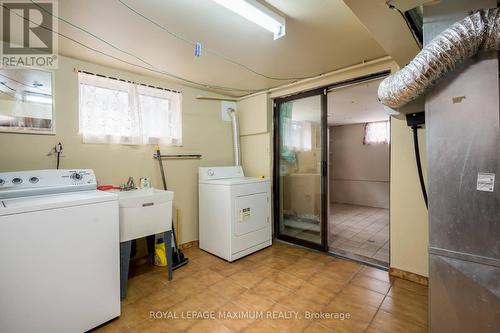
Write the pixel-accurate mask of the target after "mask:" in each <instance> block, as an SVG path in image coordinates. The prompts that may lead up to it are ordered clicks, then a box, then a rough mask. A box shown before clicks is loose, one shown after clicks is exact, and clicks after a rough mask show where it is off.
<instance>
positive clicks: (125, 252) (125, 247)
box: [120, 241, 132, 300]
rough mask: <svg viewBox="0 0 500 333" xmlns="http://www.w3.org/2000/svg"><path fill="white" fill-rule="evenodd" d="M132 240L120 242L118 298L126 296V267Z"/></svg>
mask: <svg viewBox="0 0 500 333" xmlns="http://www.w3.org/2000/svg"><path fill="white" fill-rule="evenodd" d="M131 248H132V241H126V242H121V243H120V299H121V300H124V299H125V296H127V282H128V268H129V263H130V251H131Z"/></svg>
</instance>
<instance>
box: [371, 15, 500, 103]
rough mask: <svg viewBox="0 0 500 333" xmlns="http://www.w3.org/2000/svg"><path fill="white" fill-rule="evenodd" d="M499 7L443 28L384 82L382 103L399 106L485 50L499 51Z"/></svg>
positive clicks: (379, 91) (382, 85)
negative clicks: (408, 61) (413, 57)
mask: <svg viewBox="0 0 500 333" xmlns="http://www.w3.org/2000/svg"><path fill="white" fill-rule="evenodd" d="M499 46H500V27H499V11H498V8H494V9H482V10H478V11H477V12H475V13H473V14H472V15H470V16H468V17H466V18H465V19H463V20H462V21H459V22H457V23H455V24H453V25H452V26H451V27H449V28H448V29H446V30H445V31H443V32H442V33H441V34H439V35H438V36H437V37H436V38H434V39H433V40H432V41H431V42H430V43H429V44H427V45H426V46H425V47H424V48H423V49H422V51H420V53H419V54H418V55H417V56H416V57H415V59H413V60H412V61H411V62H410V63H409V64H408V65H407V66H406V67H404V68H403V69H401V70H400V71H398V72H396V73H394V74H392V75H391V76H389V77H388V78H386V79H385V80H384V81H382V83H381V84H380V86H379V88H378V97H379V99H380V101H381V102H382V104H384V105H386V106H388V107H390V108H393V109H397V108H400V107H402V106H404V105H405V104H407V103H408V102H411V101H412V100H414V99H416V98H417V97H419V96H420V95H422V94H423V93H424V92H425V91H426V89H427V88H429V87H430V86H432V85H433V84H434V83H435V82H437V81H438V80H439V79H440V78H441V77H442V76H444V75H445V74H446V73H448V72H450V71H452V70H453V69H455V67H456V66H457V65H459V64H460V63H462V62H463V61H464V60H466V59H467V58H470V57H472V56H474V55H475V54H476V53H478V52H479V51H481V50H485V51H490V50H498V49H499Z"/></svg>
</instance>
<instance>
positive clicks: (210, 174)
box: [207, 169, 214, 177]
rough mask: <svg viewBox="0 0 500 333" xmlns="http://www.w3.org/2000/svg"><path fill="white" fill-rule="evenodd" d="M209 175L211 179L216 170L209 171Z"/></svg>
mask: <svg viewBox="0 0 500 333" xmlns="http://www.w3.org/2000/svg"><path fill="white" fill-rule="evenodd" d="M207 174H208V175H209V176H210V177H212V176H213V175H214V170H212V169H208V170H207Z"/></svg>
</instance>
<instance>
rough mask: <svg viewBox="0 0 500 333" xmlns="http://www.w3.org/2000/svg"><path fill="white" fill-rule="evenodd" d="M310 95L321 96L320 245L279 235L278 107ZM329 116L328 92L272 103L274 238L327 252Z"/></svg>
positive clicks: (280, 99)
mask: <svg viewBox="0 0 500 333" xmlns="http://www.w3.org/2000/svg"><path fill="white" fill-rule="evenodd" d="M312 96H321V124H320V126H321V173H320V175H321V177H320V184H321V185H320V188H321V189H320V191H321V193H320V236H321V243H315V242H311V241H308V240H304V239H300V238H297V237H293V236H289V235H282V234H280V232H279V231H280V219H281V201H280V185H281V184H280V161H281V151H280V138H281V132H280V125H281V124H280V115H279V107H280V105H281V104H282V103H285V102H289V101H293V100H296V99H302V98H306V97H312ZM327 117H328V114H327V89H326V88H318V89H313V90H308V91H304V92H299V93H297V94H293V95H289V96H285V97H279V98H276V99H274V102H273V129H274V130H273V143H274V163H273V206H274V233H275V237H276V238H277V239H280V240H284V241H286V242H290V243H293V244H297V245H301V246H305V247H308V248H311V249H315V250H319V251H323V252H327V251H328V214H329V213H328V210H329V205H328V118H327Z"/></svg>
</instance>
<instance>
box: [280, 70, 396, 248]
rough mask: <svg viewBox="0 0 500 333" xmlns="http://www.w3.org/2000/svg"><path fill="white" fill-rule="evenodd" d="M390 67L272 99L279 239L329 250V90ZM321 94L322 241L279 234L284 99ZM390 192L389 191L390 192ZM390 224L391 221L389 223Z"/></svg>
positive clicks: (375, 75) (383, 73) (378, 74)
mask: <svg viewBox="0 0 500 333" xmlns="http://www.w3.org/2000/svg"><path fill="white" fill-rule="evenodd" d="M390 73H391V70H390V69H385V70H382V71H377V72H373V73H371V74H368V75H363V76H359V77H356V78H353V79H348V80H345V81H340V82H337V83H332V84H328V85H325V86H322V87H319V88H315V89H311V90H306V91H302V92H298V93H294V94H291V95H287V96H283V97H277V98H274V101H273V189H272V191H273V219H274V236H275V237H276V238H277V239H280V240H283V241H286V242H290V243H293V244H297V245H301V246H304V247H308V248H312V249H315V250H319V251H323V252H328V251H329V249H328V222H329V218H330V216H329V215H330V203H329V195H330V194H329V192H330V191H329V188H328V184H329V176H328V172H329V167H328V164H329V131H328V97H327V95H328V91H329V90H331V89H334V88H340V87H344V86H348V85H351V84H357V83H361V82H366V81H369V80H372V79H377V78H383V77H386V76H388V75H390ZM318 95H321V161H322V165H321V182H320V183H321V194H320V198H321V208H320V210H321V211H320V225H321V228H320V230H321V244H318V243H314V242H310V241H307V240H303V239H299V238H296V237H292V236H288V235H280V233H279V230H280V229H279V227H280V226H279V224H280V216H281V213H280V208H281V207H280V117H279V112H278V111H279V106H280V104H281V103H284V102H288V101H293V100H296V99H301V98H306V97H311V96H318ZM389 195H390V194H389ZM389 226H390V223H389Z"/></svg>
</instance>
